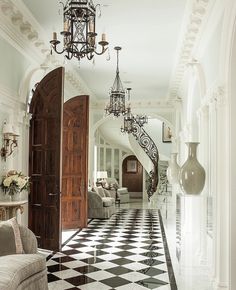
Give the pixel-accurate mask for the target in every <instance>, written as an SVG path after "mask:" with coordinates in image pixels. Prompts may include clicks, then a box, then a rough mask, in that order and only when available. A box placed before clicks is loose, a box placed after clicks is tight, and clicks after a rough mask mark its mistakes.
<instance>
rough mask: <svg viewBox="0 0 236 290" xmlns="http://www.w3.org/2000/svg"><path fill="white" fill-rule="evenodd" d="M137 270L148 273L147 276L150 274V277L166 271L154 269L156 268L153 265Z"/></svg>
mask: <svg viewBox="0 0 236 290" xmlns="http://www.w3.org/2000/svg"><path fill="white" fill-rule="evenodd" d="M138 272H140V273H143V274H145V275H148V276H151V277H152V276H156V275H160V274H163V273H166V271H163V270H159V269H156V268H153V267H149V268H146V269H142V270H139V271H138Z"/></svg>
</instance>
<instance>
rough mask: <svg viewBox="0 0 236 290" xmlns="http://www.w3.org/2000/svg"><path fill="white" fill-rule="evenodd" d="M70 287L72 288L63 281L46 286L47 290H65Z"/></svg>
mask: <svg viewBox="0 0 236 290" xmlns="http://www.w3.org/2000/svg"><path fill="white" fill-rule="evenodd" d="M71 287H73V285H72V284H70V283H68V282H66V281H65V280H59V281H54V282H51V283H49V284H48V288H49V290H65V289H70V288H71Z"/></svg>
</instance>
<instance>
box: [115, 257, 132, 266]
mask: <svg viewBox="0 0 236 290" xmlns="http://www.w3.org/2000/svg"><path fill="white" fill-rule="evenodd" d="M111 262H112V263H115V264H117V265H120V266H122V265H125V264H129V263H132V262H133V261H132V260H129V259H126V258H120V259H115V260H112V261H111Z"/></svg>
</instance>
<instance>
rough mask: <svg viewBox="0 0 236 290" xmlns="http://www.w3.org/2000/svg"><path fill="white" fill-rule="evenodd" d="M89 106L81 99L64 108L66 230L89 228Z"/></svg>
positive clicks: (63, 159) (63, 208)
mask: <svg viewBox="0 0 236 290" xmlns="http://www.w3.org/2000/svg"><path fill="white" fill-rule="evenodd" d="M88 104H89V98H88V96H77V97H74V98H72V99H70V100H68V101H67V102H65V104H64V108H63V145H62V147H63V153H62V228H63V229H75V228H82V227H86V226H87V188H88V177H87V176H88V106H89V105H88Z"/></svg>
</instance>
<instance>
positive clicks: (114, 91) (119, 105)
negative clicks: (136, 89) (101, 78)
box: [105, 46, 126, 117]
mask: <svg viewBox="0 0 236 290" xmlns="http://www.w3.org/2000/svg"><path fill="white" fill-rule="evenodd" d="M114 49H115V50H116V52H117V66H116V77H115V81H114V83H113V86H112V88H111V91H110V100H109V103H108V104H107V105H106V107H105V113H106V115H110V114H113V115H114V116H115V117H119V116H120V115H125V113H126V108H125V90H124V88H123V85H122V82H121V79H120V75H119V74H120V72H119V51H120V50H121V47H120V46H116V47H114Z"/></svg>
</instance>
